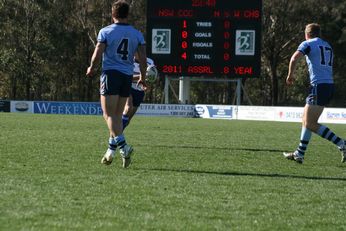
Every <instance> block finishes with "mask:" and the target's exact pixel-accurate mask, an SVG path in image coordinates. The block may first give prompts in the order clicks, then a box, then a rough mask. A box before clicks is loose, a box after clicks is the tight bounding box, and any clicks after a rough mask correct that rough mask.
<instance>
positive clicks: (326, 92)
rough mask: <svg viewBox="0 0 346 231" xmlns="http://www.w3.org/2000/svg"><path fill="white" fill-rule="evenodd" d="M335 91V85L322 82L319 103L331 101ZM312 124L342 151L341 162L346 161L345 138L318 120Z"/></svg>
mask: <svg viewBox="0 0 346 231" xmlns="http://www.w3.org/2000/svg"><path fill="white" fill-rule="evenodd" d="M333 93H334V85H332V84H320V85H318V86H317V104H318V105H326V104H328V103H329V101H330V99H331V98H332V95H333ZM309 126H311V130H312V131H313V132H315V133H316V134H318V135H319V136H321V137H322V138H324V139H326V140H329V141H330V142H332V143H334V144H335V145H336V146H338V148H339V149H340V151H341V154H342V159H341V162H346V143H345V140H343V139H342V138H340V137H339V136H337V135H336V134H335V133H334V132H333V131H331V130H330V129H329V128H328V127H327V126H325V125H321V124H318V123H317V121H316V122H314V123H313V124H311V125H309Z"/></svg>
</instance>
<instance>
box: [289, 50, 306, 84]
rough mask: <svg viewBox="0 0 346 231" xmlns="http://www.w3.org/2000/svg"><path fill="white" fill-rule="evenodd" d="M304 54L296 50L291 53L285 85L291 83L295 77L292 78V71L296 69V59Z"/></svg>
mask: <svg viewBox="0 0 346 231" xmlns="http://www.w3.org/2000/svg"><path fill="white" fill-rule="evenodd" d="M303 56H304V54H303V53H302V52H301V51H296V52H294V53H293V55H292V57H291V59H290V63H289V65H288V75H287V78H286V84H287V85H292V84H293V82H294V80H295V78H294V71H295V69H296V66H297V63H298V60H299V59H300V58H302V57H303Z"/></svg>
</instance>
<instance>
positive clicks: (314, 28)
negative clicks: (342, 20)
mask: <svg viewBox="0 0 346 231" xmlns="http://www.w3.org/2000/svg"><path fill="white" fill-rule="evenodd" d="M305 33H306V34H307V35H309V37H310V38H315V37H321V26H320V25H319V24H317V23H310V24H308V25H306V26H305Z"/></svg>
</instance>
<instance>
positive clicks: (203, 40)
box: [147, 0, 262, 78]
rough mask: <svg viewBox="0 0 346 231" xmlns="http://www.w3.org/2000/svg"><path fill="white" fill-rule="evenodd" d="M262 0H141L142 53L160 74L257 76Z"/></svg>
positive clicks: (258, 70) (229, 76)
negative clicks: (144, 45) (144, 49)
mask: <svg viewBox="0 0 346 231" xmlns="http://www.w3.org/2000/svg"><path fill="white" fill-rule="evenodd" d="M261 18H262V0H147V55H148V57H150V58H152V59H153V60H154V62H155V64H156V66H157V67H158V69H159V72H160V73H162V74H164V75H175V76H213V77H227V78H244V77H250V78H254V77H259V76H260V62H261V60H260V59H261V58H260V55H261Z"/></svg>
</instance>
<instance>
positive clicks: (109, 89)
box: [100, 70, 132, 97]
mask: <svg viewBox="0 0 346 231" xmlns="http://www.w3.org/2000/svg"><path fill="white" fill-rule="evenodd" d="M131 84H132V75H126V74H124V73H122V72H120V71H116V70H106V71H103V72H102V74H101V77H100V94H101V95H119V96H120V97H129V96H130V90H131Z"/></svg>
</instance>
